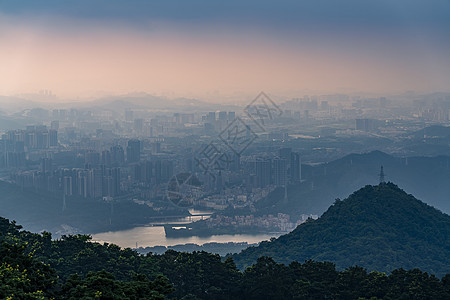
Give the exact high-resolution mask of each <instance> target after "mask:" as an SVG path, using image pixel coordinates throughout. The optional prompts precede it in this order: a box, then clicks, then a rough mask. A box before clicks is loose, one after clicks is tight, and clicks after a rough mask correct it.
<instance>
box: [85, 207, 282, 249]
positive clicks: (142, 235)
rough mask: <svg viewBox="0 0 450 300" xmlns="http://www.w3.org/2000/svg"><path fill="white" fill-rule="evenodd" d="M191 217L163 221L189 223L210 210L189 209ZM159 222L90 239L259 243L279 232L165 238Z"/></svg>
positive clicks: (131, 243)
mask: <svg viewBox="0 0 450 300" xmlns="http://www.w3.org/2000/svg"><path fill="white" fill-rule="evenodd" d="M190 212H191V214H192V215H193V217H191V218H181V219H174V220H172V221H167V222H164V223H165V224H170V223H176V224H181V223H189V221H190V220H192V221H194V220H198V219H201V218H207V217H208V215H209V214H211V212H205V211H190ZM161 224H162V223H161V222H155V223H151V224H148V225H146V226H138V227H134V228H132V229H128V230H119V231H108V232H103V233H97V234H93V235H92V240H93V241H96V242H108V243H113V244H116V245H119V246H120V247H123V248H135V247H136V244H137V246H138V247H152V246H175V245H181V244H189V243H193V244H197V245H203V244H205V243H212V242H215V243H228V242H235V243H237V242H247V243H249V244H253V243H259V242H261V241H265V240H269V239H270V238H271V237H278V236H279V234H274V235H270V234H224V235H213V236H208V237H199V236H190V237H179V238H166V235H165V233H164V227H163V226H160V225H161Z"/></svg>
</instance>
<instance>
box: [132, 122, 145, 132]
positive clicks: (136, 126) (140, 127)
mask: <svg viewBox="0 0 450 300" xmlns="http://www.w3.org/2000/svg"><path fill="white" fill-rule="evenodd" d="M143 130H144V119H135V120H134V131H135V132H136V133H138V134H141V133H142V131H143Z"/></svg>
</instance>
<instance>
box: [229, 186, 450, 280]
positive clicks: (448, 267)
mask: <svg viewBox="0 0 450 300" xmlns="http://www.w3.org/2000/svg"><path fill="white" fill-rule="evenodd" d="M260 256H271V257H273V258H274V259H275V260H276V261H278V262H283V263H289V262H291V261H294V260H296V261H300V262H302V261H304V260H308V259H313V260H320V261H325V260H326V261H332V262H334V263H336V265H337V267H338V268H345V267H349V266H351V265H359V266H362V267H365V268H367V269H369V270H378V271H384V272H389V271H392V270H393V269H395V268H405V269H410V268H420V269H422V270H425V271H428V272H430V273H434V274H437V275H443V274H444V273H448V272H449V271H450V216H449V215H446V214H444V213H442V212H440V211H439V210H437V209H435V208H433V207H431V206H429V205H427V204H425V203H423V202H422V201H420V200H417V199H416V198H414V197H413V196H412V195H408V194H407V193H405V192H404V191H403V190H401V189H400V188H398V187H397V186H396V185H394V184H392V183H382V184H380V185H377V186H370V185H368V186H366V187H364V188H362V189H360V190H359V191H357V192H355V193H353V194H352V195H350V196H349V197H348V198H347V199H345V200H343V201H341V200H336V202H335V203H334V204H333V205H332V206H331V207H330V208H329V209H328V210H327V211H326V212H325V213H324V214H323V215H322V216H321V217H320V218H319V219H317V220H308V221H307V222H306V223H304V224H302V225H300V226H298V227H297V228H296V229H295V230H294V231H293V232H291V233H289V234H287V235H284V236H281V237H279V238H278V239H275V240H272V241H270V242H262V243H261V244H260V245H259V246H258V247H250V248H248V249H246V250H244V251H242V252H241V253H240V254H237V255H235V256H234V259H235V261H236V263H237V265H238V266H239V267H241V268H242V267H243V266H248V265H250V264H252V263H254V262H255V261H256V259H257V258H258V257H260Z"/></svg>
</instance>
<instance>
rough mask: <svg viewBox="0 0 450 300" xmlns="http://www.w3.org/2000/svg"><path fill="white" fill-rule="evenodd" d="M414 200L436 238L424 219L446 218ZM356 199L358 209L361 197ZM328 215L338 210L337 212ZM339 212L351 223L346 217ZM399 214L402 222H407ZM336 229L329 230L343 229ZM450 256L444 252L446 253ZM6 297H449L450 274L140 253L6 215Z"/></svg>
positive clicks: (1, 222) (0, 267)
mask: <svg viewBox="0 0 450 300" xmlns="http://www.w3.org/2000/svg"><path fill="white" fill-rule="evenodd" d="M386 186H387V187H388V188H392V189H397V188H396V187H394V186H390V185H386ZM371 188H372V189H375V191H370V192H371V193H375V194H376V189H380V188H386V187H371ZM366 189H368V188H366ZM363 191H364V189H363ZM366 192H367V193H368V192H369V191H366ZM352 197H353V196H352ZM408 197H409V196H408ZM350 198H351V197H350ZM346 201H347V200H346ZM346 201H345V202H346ZM349 202H350V203H351V202H352V201H351V200H350V201H349ZM380 205H381V204H380ZM414 205H418V207H417V209H421V210H423V209H424V208H425V211H423V213H422V216H423V221H422V223H418V225H417V226H420V227H421V228H425V230H428V231H427V232H430V231H429V230H437V232H436V233H435V234H434V236H420V238H422V239H426V240H427V241H429V242H430V243H431V242H434V243H435V244H436V243H438V241H439V240H440V236H439V235H440V234H445V231H438V229H437V228H435V227H433V226H434V225H433V226H432V224H431V223H428V222H427V221H426V220H429V219H430V217H433V216H434V217H435V219H433V222H436V224H435V226H443V225H445V224H443V223H442V220H441V219H440V218H438V217H437V215H436V213H435V212H431V211H430V213H429V214H430V215H428V214H427V211H426V210H427V209H428V208H427V207H426V206H425V204H423V203H420V202H417V203H416V202H414ZM414 205H413V206H411V207H409V208H405V209H406V210H407V213H408V214H412V213H413V212H414V210H415V208H414V207H415V206H414ZM350 207H354V208H355V209H360V207H358V206H357V205H355V204H352V205H350ZM332 209H334V210H338V211H340V212H341V216H346V217H348V215H346V214H344V212H345V211H346V209H345V205H344V202H342V201H338V202H337V203H336V204H335V205H334V206H333V208H330V210H332ZM388 209H391V210H392V209H393V208H389V207H388ZM367 210H370V209H369V208H367ZM369 215H370V214H369ZM412 215H414V214H412ZM324 216H325V218H333V217H335V216H336V214H335V213H329V214H328V215H324ZM339 220H340V221H341V222H343V223H344V224H345V223H346V222H345V221H342V218H340V219H339ZM347 221H348V220H347ZM369 221H374V219H369ZM396 221H397V223H396V225H397V226H402V222H404V220H402V219H398V220H396ZM349 222H350V221H349ZM308 224H314V222H308ZM307 226H311V225H307ZM430 226H431V227H430ZM301 227H302V226H301ZM338 229H339V228H337V227H336V228H333V227H332V228H331V229H330V230H337V231H336V232H337V233H339V231H338ZM297 230H299V229H297ZM404 230H405V229H404ZM410 230H411V234H416V233H415V230H416V229H415V228H410ZM331 235H332V234H331V233H330V236H331ZM325 237H327V236H325ZM369 237H371V238H374V236H370V235H369ZM447 237H448V236H447ZM314 242H315V243H317V241H314ZM275 243H276V242H275V241H272V242H270V243H269V244H275ZM444 243H445V241H444ZM253 250H254V249H253ZM281 250H283V251H285V249H283V248H281ZM425 253H426V252H425ZM274 254H275V255H276V254H277V253H276V252H274ZM393 255H394V256H395V253H394V254H393ZM445 259H446V258H445V257H443V258H442V261H443V262H445V261H446V260H445ZM358 265H359V263H358ZM448 266H449V265H447V267H448ZM0 298H2V299H95V298H98V299H185V300H186V299H356V300H362V299H371V300H375V299H450V275H448V274H447V275H445V276H443V277H442V278H441V279H439V277H435V275H432V274H429V273H427V272H424V271H421V270H419V269H412V270H405V269H401V268H399V269H393V270H392V272H390V274H386V273H381V272H377V271H367V270H366V269H365V268H363V267H359V266H349V267H347V268H345V269H343V270H338V269H337V268H336V265H335V264H334V263H331V262H317V261H313V260H306V261H305V262H304V263H299V262H291V263H290V264H289V265H285V264H282V263H277V262H276V261H275V260H274V259H272V258H270V257H267V256H262V257H259V258H258V259H257V260H256V261H255V264H253V265H251V266H249V267H248V268H246V269H245V270H244V271H240V270H239V269H238V268H237V267H236V265H235V263H234V261H233V259H232V258H230V257H229V258H227V259H222V258H221V257H220V256H219V255H214V254H210V253H207V252H193V253H182V252H176V251H173V250H168V251H166V253H164V254H162V255H154V254H151V253H150V254H147V255H140V254H138V253H137V252H135V251H133V250H131V249H121V248H120V247H118V246H116V245H111V244H99V243H93V242H91V241H90V236H87V235H75V236H63V237H62V238H61V239H58V240H52V238H51V234H50V233H48V232H43V233H42V234H34V233H30V232H28V231H24V230H22V228H21V226H18V225H16V224H15V223H14V222H10V221H9V220H7V219H4V218H0Z"/></svg>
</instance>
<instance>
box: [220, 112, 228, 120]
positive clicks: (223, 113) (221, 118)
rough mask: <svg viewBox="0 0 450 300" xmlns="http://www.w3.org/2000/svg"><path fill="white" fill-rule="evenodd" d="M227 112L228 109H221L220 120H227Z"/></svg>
mask: <svg viewBox="0 0 450 300" xmlns="http://www.w3.org/2000/svg"><path fill="white" fill-rule="evenodd" d="M227 115H228V114H227V112H226V111H219V120H220V121H226V120H227Z"/></svg>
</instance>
